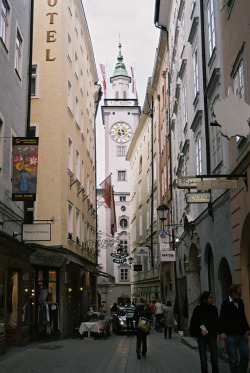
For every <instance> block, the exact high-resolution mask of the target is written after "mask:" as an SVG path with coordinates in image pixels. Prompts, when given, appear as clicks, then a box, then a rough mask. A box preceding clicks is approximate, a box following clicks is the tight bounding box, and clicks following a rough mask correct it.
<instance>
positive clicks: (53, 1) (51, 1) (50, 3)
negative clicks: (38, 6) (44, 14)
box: [47, 0, 57, 6]
mask: <svg viewBox="0 0 250 373" xmlns="http://www.w3.org/2000/svg"><path fill="white" fill-rule="evenodd" d="M47 1H48V6H55V5H56V4H57V0H47Z"/></svg>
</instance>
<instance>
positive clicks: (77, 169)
mask: <svg viewBox="0 0 250 373" xmlns="http://www.w3.org/2000/svg"><path fill="white" fill-rule="evenodd" d="M75 171H76V177H77V179H78V180H80V154H79V151H78V150H77V149H76V170H75Z"/></svg>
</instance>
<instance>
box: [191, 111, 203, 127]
mask: <svg viewBox="0 0 250 373" xmlns="http://www.w3.org/2000/svg"><path fill="white" fill-rule="evenodd" d="M202 113H203V111H202V110H197V112H196V114H195V117H194V119H193V122H192V124H191V127H190V129H191V130H192V131H193V132H195V131H196V130H197V127H198V125H199V124H201V120H202Z"/></svg>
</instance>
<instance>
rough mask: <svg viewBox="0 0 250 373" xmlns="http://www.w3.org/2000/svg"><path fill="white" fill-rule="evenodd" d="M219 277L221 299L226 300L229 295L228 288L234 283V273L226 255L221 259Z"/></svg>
mask: <svg viewBox="0 0 250 373" xmlns="http://www.w3.org/2000/svg"><path fill="white" fill-rule="evenodd" d="M218 279H219V284H220V290H221V300H224V299H226V298H227V297H228V289H229V286H230V285H231V284H232V274H231V271H230V267H229V264H228V261H227V259H226V258H225V257H224V258H222V259H221V261H220V265H219V275H218Z"/></svg>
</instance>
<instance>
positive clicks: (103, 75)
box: [100, 63, 107, 98]
mask: <svg viewBox="0 0 250 373" xmlns="http://www.w3.org/2000/svg"><path fill="white" fill-rule="evenodd" d="M100 69H101V73H102V79H103V80H102V84H103V91H104V98H106V91H107V86H106V73H105V66H104V65H102V64H101V63H100Z"/></svg>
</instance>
